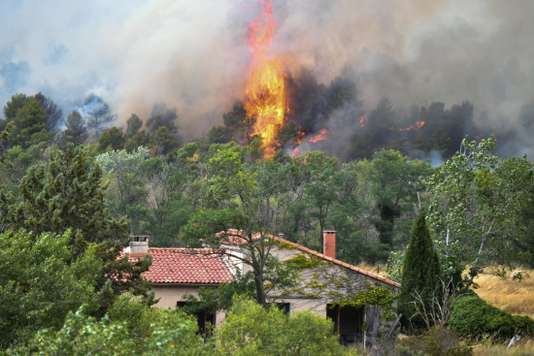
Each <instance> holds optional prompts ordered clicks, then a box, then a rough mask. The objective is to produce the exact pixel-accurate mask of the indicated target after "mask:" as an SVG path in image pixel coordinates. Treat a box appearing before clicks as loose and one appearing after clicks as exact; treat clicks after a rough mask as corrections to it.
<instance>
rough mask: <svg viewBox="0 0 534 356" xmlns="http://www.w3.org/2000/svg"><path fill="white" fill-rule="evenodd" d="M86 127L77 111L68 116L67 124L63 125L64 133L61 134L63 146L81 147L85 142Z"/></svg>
mask: <svg viewBox="0 0 534 356" xmlns="http://www.w3.org/2000/svg"><path fill="white" fill-rule="evenodd" d="M87 136H88V134H87V127H85V122H84V120H83V118H82V116H81V115H80V113H78V112H77V111H73V112H71V113H70V114H69V117H68V118H67V122H66V123H65V131H64V132H63V141H64V144H69V143H72V144H75V145H81V144H82V143H84V142H85V140H87Z"/></svg>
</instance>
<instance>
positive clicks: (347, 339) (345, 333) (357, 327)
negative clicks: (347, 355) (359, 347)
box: [326, 304, 363, 345]
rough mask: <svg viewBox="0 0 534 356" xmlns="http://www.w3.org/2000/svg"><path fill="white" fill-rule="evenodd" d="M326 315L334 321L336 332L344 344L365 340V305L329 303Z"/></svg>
mask: <svg viewBox="0 0 534 356" xmlns="http://www.w3.org/2000/svg"><path fill="white" fill-rule="evenodd" d="M326 317H327V318H328V319H330V320H332V322H333V323H334V332H335V333H336V334H337V335H338V336H339V341H340V342H341V343H342V344H343V345H350V344H355V343H361V342H363V307H359V308H356V307H353V306H343V307H340V306H339V305H333V304H328V305H327V306H326Z"/></svg>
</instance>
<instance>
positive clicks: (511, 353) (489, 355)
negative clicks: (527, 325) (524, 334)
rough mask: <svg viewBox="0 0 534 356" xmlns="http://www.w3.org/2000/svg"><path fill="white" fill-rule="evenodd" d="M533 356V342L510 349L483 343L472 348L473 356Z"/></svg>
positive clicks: (529, 341) (504, 346)
mask: <svg viewBox="0 0 534 356" xmlns="http://www.w3.org/2000/svg"><path fill="white" fill-rule="evenodd" d="M532 355H534V341H533V340H528V341H526V342H523V343H520V344H519V345H516V346H514V347H512V348H509V349H508V348H507V347H506V345H501V344H491V343H484V344H479V345H476V346H475V347H474V348H473V356H532Z"/></svg>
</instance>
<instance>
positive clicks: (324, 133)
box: [308, 129, 328, 144]
mask: <svg viewBox="0 0 534 356" xmlns="http://www.w3.org/2000/svg"><path fill="white" fill-rule="evenodd" d="M327 137H328V130H327V129H321V130H320V131H319V133H318V134H317V135H315V136H312V137H310V138H309V139H308V143H311V144H315V143H317V142H321V141H324V140H326V138H327Z"/></svg>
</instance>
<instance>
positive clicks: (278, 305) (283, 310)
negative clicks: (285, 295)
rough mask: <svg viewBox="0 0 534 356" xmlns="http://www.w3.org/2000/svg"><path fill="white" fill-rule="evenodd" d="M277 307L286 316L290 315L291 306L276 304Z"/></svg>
mask: <svg viewBox="0 0 534 356" xmlns="http://www.w3.org/2000/svg"><path fill="white" fill-rule="evenodd" d="M276 307H277V308H278V309H280V310H281V311H282V312H283V313H284V314H285V315H289V312H290V311H291V304H289V303H276Z"/></svg>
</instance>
